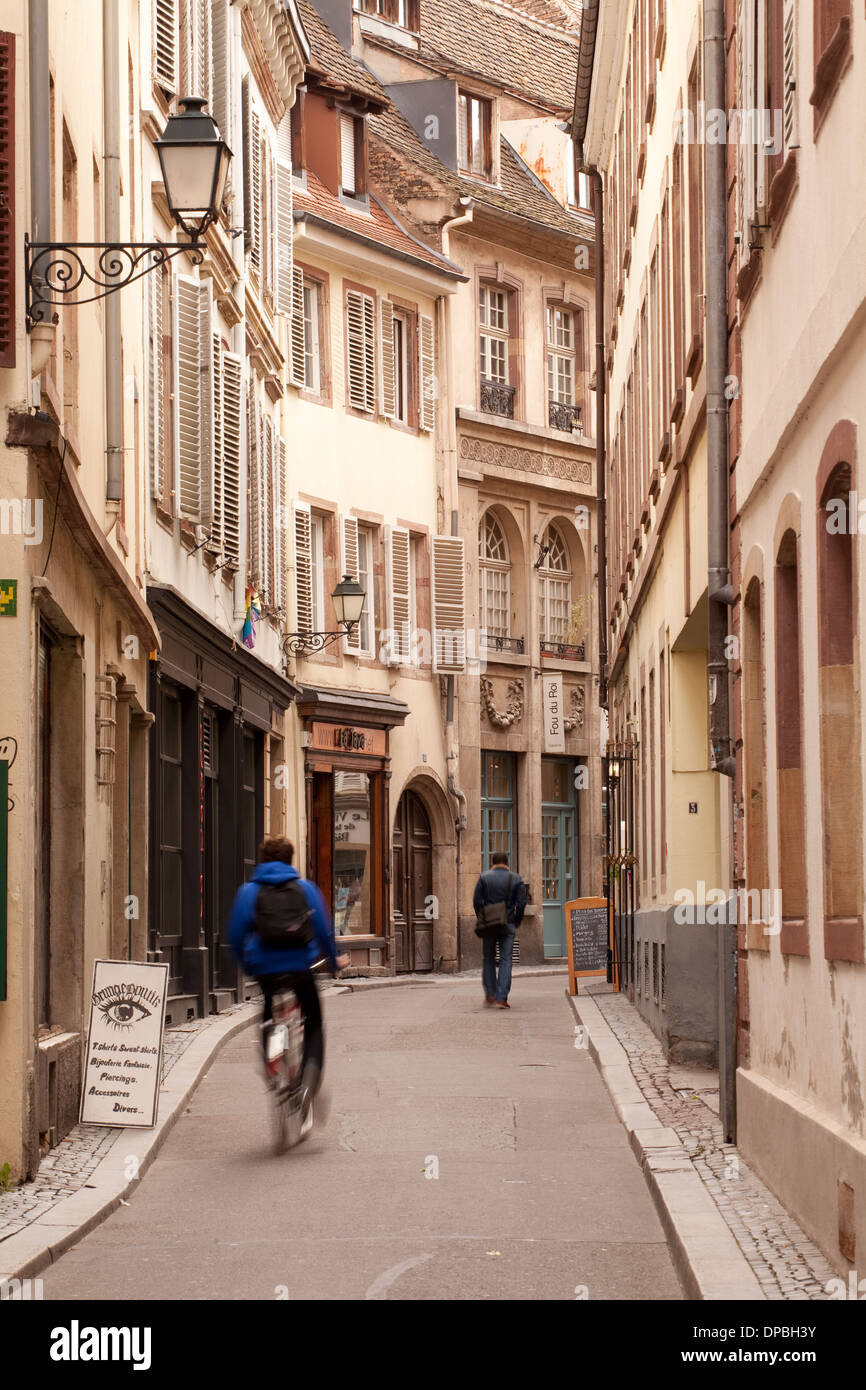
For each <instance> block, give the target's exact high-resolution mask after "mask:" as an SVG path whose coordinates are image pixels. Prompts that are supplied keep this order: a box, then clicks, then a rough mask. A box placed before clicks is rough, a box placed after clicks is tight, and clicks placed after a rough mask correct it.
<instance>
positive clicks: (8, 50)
mask: <svg viewBox="0 0 866 1390" xmlns="http://www.w3.org/2000/svg"><path fill="white" fill-rule="evenodd" d="M16 259H17V257H16V245H15V35H14V34H0V367H14V366H15V263H16Z"/></svg>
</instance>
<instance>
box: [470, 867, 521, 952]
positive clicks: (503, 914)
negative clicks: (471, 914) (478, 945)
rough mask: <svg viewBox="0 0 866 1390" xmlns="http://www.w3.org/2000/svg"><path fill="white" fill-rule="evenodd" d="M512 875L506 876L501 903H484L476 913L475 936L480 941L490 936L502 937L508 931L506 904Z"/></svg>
mask: <svg viewBox="0 0 866 1390" xmlns="http://www.w3.org/2000/svg"><path fill="white" fill-rule="evenodd" d="M513 881H514V875H513V874H509V875H508V888H507V890H506V893H505V898H504V900H503V901H502V902H501V903H485V904H484V906H483V907H482V908H481V910H480V912H478V913H477V918H478V921H477V923H476V926H475V935H476V936H480V937H481V939H482V941H484V940H488V939H489V938H490V937H492V936H502V935H503V933H504V932H506V931H507V930H508V902H509V899H510V897H511V885H512V883H513Z"/></svg>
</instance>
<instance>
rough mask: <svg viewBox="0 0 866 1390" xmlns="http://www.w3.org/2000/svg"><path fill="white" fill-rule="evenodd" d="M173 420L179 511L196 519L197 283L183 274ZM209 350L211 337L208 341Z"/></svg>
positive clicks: (177, 305) (199, 433) (177, 295)
mask: <svg viewBox="0 0 866 1390" xmlns="http://www.w3.org/2000/svg"><path fill="white" fill-rule="evenodd" d="M174 319H175V333H174V343H175V353H174V361H175V393H174V402H175V421H176V429H175V434H176V439H177V453H176V457H177V498H178V514H179V516H181V517H183V518H184V519H185V520H187V521H192V522H199V521H200V520H201V512H202V458H203V456H204V454H205V452H206V440H205V439H204V436H203V430H202V424H203V392H202V350H201V348H202V345H201V319H202V311H201V302H200V295H199V284H198V281H197V280H192V279H190V278H189V277H187V276H186V275H178V276H176V277H175V282H174ZM207 349H208V353H209V352H210V338H208V343H207Z"/></svg>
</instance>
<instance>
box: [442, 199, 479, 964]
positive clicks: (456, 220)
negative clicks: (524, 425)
mask: <svg viewBox="0 0 866 1390" xmlns="http://www.w3.org/2000/svg"><path fill="white" fill-rule="evenodd" d="M461 202H462V203H463V206H464V207H465V208H466V211H465V212H464V213H461V214H460V216H459V217H452V218H451V219H450V221H448V222H446V223H445V224H444V225H443V227H442V252H443V255H446V256H450V254H451V243H450V233H451V231H452V230H453V228H454V227H463V226H465V225H466V224H467V223H468V222H471V221H472V218H473V215H474V211H475V203H474V201H473V200H472V199H471V198H464V199H461ZM437 303H438V305H439V306H440V314H439V325H438V326H439V352H440V364H441V367H442V370H441V371H440V377H442V378H444V381H443V382H441V383H440V386H444V390H440V396H439V400H440V411H439V424H440V428H441V429H443V433H444V435H445V441H444V444H443V446H442V462H443V468H442V473H443V483H444V484H445V486H446V487H447V489H448V492H450V494H451V497H450V500H451V504H452V505H451V534H452V536H457V535H459V532H460V517H459V512H458V497H459V492H458V486H457V424H456V421H455V418H454V408H453V406H454V362H453V358H452V356H451V297H450V295H441V296H440V297H439V300H438V301H437ZM443 490H444V489H443ZM454 689H455V677H454V676H449V677H448V680H447V685H446V696H445V745H446V747H445V758H446V765H447V768H448V780H447V786H448V791H449V793H450V795H451V796H452V797H453V798H454V800H455V801H456V802H457V819H456V821H455V830H456V834H457V865H456V896H457V904H456V909H457V910H456V927H457V969H458V970H459V969H460V966H461V964H462V961H463V934H462V931H461V929H460V907H461V901H462V892H463V852H462V851H463V833H464V831H465V829H466V794H465V792H463V791H462V790H461V788H460V787H459V786H458V784H457V767H458V762H459V757H458V752H457V746H456V744H455V742H454Z"/></svg>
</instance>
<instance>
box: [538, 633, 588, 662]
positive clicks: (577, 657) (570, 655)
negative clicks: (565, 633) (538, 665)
mask: <svg viewBox="0 0 866 1390" xmlns="http://www.w3.org/2000/svg"><path fill="white" fill-rule="evenodd" d="M541 655H542V656H555V657H557V658H558V659H559V660H560V661H586V643H585V642H580V643H574V642H551V641H550V640H549V639H548V638H546V637H542V639H541Z"/></svg>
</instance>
